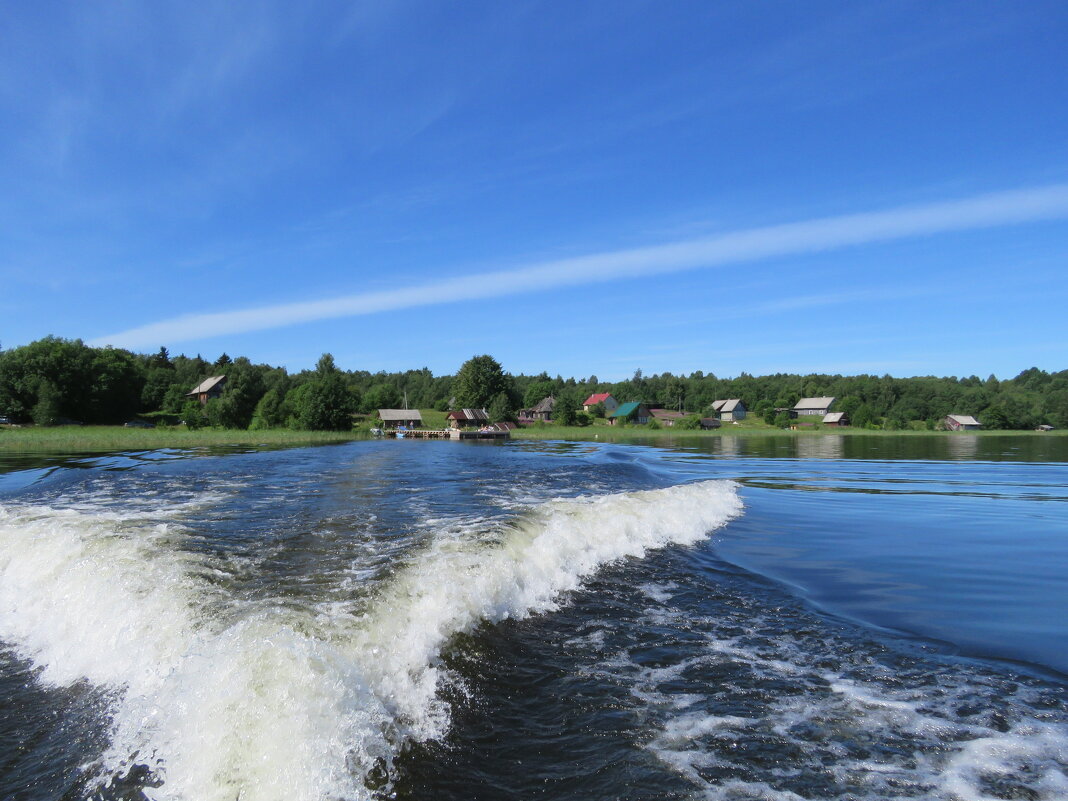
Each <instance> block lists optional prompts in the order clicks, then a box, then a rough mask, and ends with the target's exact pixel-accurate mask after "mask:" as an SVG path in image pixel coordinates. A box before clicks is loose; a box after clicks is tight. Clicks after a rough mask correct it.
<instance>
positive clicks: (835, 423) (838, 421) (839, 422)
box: [823, 412, 849, 428]
mask: <svg viewBox="0 0 1068 801" xmlns="http://www.w3.org/2000/svg"><path fill="white" fill-rule="evenodd" d="M823 424H824V425H825V426H830V427H831V428H839V427H842V426H847V425H849V415H847V414H846V413H845V412H827V414H825V415H823Z"/></svg>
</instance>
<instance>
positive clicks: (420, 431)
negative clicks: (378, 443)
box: [382, 428, 511, 439]
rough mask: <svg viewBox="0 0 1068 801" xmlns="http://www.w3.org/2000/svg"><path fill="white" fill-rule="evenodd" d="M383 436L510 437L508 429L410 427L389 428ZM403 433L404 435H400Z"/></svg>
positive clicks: (438, 437) (409, 437)
mask: <svg viewBox="0 0 1068 801" xmlns="http://www.w3.org/2000/svg"><path fill="white" fill-rule="evenodd" d="M382 435H383V436H386V437H392V438H393V439H510V438H511V435H510V433H509V432H508V431H480V430H479V429H474V428H472V429H456V428H443V429H435V428H410V429H408V430H407V431H397V430H396V429H387V430H386V431H383V432H382ZM400 435H403V436H400Z"/></svg>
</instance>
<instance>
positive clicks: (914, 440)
mask: <svg viewBox="0 0 1068 801" xmlns="http://www.w3.org/2000/svg"><path fill="white" fill-rule="evenodd" d="M643 442H644V443H647V442H648V440H640V439H636V440H634V441H633V444H636V445H637V444H642V443H643ZM655 444H656V445H658V446H660V447H664V448H673V449H678V450H685V451H696V452H699V453H710V454H714V455H716V456H723V457H761V458H765V459H895V460H896V459H919V460H934V461H967V460H979V461H991V462H1001V461H1020V462H1064V461H1068V437H1065V436H1057V435H1034V434H1012V433H1009V434H978V435H977V434H970V433H960V434H945V433H931V434H923V433H918V434H808V433H805V434H767V435H762V434H744V435H743V434H721V435H718V436H709V437H700V438H686V437H671V436H670V435H666V436H664V437H662V438H658V439H657V440H656V443H655Z"/></svg>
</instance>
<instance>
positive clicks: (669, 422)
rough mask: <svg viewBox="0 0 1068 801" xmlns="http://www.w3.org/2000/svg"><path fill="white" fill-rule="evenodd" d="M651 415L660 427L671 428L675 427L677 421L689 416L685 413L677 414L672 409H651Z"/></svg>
mask: <svg viewBox="0 0 1068 801" xmlns="http://www.w3.org/2000/svg"><path fill="white" fill-rule="evenodd" d="M649 414H650V415H652V418H653V419H654V420H656V422H658V423H660V425H662V426H669V427H670V426H673V425H675V423H676V421H678V420H681V419H682V418H684V417H687V416H688V415H686V414H684V413H683V412H676V411H672V410H671V409H650V410H649Z"/></svg>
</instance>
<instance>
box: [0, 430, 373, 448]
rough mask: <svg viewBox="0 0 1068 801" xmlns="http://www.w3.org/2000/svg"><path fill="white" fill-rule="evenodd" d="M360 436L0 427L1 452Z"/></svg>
mask: <svg viewBox="0 0 1068 801" xmlns="http://www.w3.org/2000/svg"><path fill="white" fill-rule="evenodd" d="M360 438H361V435H358V434H354V433H352V432H348V431H290V430H288V429H272V430H269V431H231V430H223V429H212V428H202V429H198V430H196V431H190V430H188V429H187V428H185V426H174V427H163V428H123V427H122V426H57V427H55V428H38V427H36V426H32V427H26V428H8V427H3V426H0V453H45V452H48V453H93V452H95V453H102V452H105V451H147V450H156V449H158V448H203V447H215V446H230V445H238V446H242V445H243V446H249V447H255V446H259V445H268V446H287V445H323V444H328V443H332V442H348V441H350V440H353V439H360Z"/></svg>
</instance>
